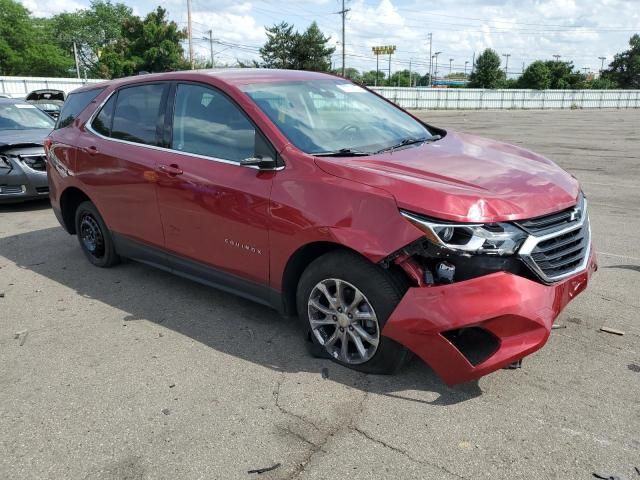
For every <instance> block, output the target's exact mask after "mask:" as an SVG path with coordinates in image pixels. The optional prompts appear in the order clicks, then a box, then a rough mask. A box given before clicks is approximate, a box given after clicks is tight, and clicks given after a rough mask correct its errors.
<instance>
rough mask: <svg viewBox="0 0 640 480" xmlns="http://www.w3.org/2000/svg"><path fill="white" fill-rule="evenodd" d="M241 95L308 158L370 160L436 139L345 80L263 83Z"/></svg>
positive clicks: (376, 97) (410, 119)
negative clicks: (362, 155) (391, 150)
mask: <svg viewBox="0 0 640 480" xmlns="http://www.w3.org/2000/svg"><path fill="white" fill-rule="evenodd" d="M241 89H242V90H243V91H244V92H245V93H246V94H247V95H249V97H251V99H252V100H253V101H254V102H255V103H256V104H257V105H258V107H259V108H260V109H261V110H262V111H263V112H264V113H265V114H266V115H267V116H268V117H269V118H270V119H271V120H272V121H273V123H275V124H276V125H277V126H278V128H279V129H280V130H281V131H282V133H283V134H284V135H285V136H286V137H287V138H288V139H289V140H290V141H291V143H293V144H294V145H295V146H296V147H298V148H299V149H300V150H302V151H304V152H306V153H310V154H322V153H331V152H338V153H340V152H351V153H354V152H355V153H365V154H370V153H374V152H377V151H380V150H384V149H388V148H391V147H393V146H395V145H398V144H400V143H402V142H407V141H408V140H409V139H410V140H412V141H413V140H416V141H417V140H425V139H429V138H431V137H432V134H431V132H429V130H427V128H426V127H425V126H424V125H423V124H421V123H420V122H418V121H417V120H415V119H414V118H412V117H411V116H410V115H407V114H406V113H405V112H403V111H402V110H400V109H398V108H396V107H394V106H393V105H391V104H389V103H388V102H386V101H385V100H383V99H381V98H379V97H378V96H376V95H374V94H373V93H371V92H369V91H367V90H365V89H364V88H361V87H359V86H357V85H354V84H353V83H349V82H347V81H345V80H342V79H335V80H334V79H328V80H314V81H305V82H277V83H260V84H250V85H244V86H243V87H241ZM407 144H408V143H407Z"/></svg>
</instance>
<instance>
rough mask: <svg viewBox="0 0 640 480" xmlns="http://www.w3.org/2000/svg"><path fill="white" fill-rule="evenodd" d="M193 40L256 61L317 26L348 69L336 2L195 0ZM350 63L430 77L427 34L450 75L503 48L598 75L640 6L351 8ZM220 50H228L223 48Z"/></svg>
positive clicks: (625, 1)
mask: <svg viewBox="0 0 640 480" xmlns="http://www.w3.org/2000/svg"><path fill="white" fill-rule="evenodd" d="M21 1H22V2H23V3H24V4H25V6H27V7H28V8H29V9H31V10H32V11H33V12H35V13H36V14H38V15H51V14H54V13H58V12H60V11H64V10H68V11H73V10H75V9H77V8H80V7H84V6H87V5H88V4H89V0H57V1H56V2H50V1H47V2H45V0H21ZM124 1H125V3H127V4H128V5H129V6H131V7H133V8H134V11H135V12H136V13H137V14H139V15H144V14H145V13H146V12H148V11H150V10H152V9H153V8H155V7H156V5H157V0H135V1H133V0H124ZM185 3H186V2H185V0H164V1H163V2H162V5H163V6H165V8H167V9H168V10H169V14H170V16H171V18H172V19H173V20H175V21H176V22H178V24H179V25H180V26H181V27H184V26H186V8H185ZM192 3H193V21H194V38H197V41H196V42H194V44H195V45H196V51H197V53H198V54H199V55H202V56H208V51H209V47H208V43H206V42H203V41H202V38H201V37H202V36H204V35H206V32H207V31H208V30H209V29H212V30H213V36H214V37H215V38H219V39H220V40H222V41H224V42H232V43H237V44H242V45H249V46H252V47H253V48H254V50H250V49H246V48H240V47H238V48H229V49H228V50H226V51H224V52H221V53H220V58H221V59H225V60H227V61H233V59H234V58H236V57H239V58H242V59H250V58H257V53H256V51H255V48H256V47H258V46H260V45H261V44H262V43H263V42H264V41H265V38H266V37H265V34H264V26H265V25H272V24H274V23H279V22H280V21H286V22H288V23H290V24H294V25H295V26H296V28H298V29H299V30H302V29H304V28H306V27H307V26H308V25H309V24H310V23H311V21H313V20H315V21H317V23H318V25H319V26H320V28H321V29H322V31H323V32H324V33H325V34H326V35H330V36H331V42H332V44H333V45H334V46H336V47H337V50H336V54H335V56H334V60H335V61H336V62H338V63H339V62H340V61H341V57H340V55H339V54H340V51H341V44H340V41H341V19H340V15H337V14H336V12H337V11H338V10H339V9H340V8H341V4H340V2H338V1H336V0H288V1H286V2H280V3H274V2H272V1H267V0H244V1H243V0H240V1H234V0H217V1H216V2H209V1H208V0H192ZM346 6H347V8H349V9H350V12H349V14H348V15H347V28H346V36H347V40H346V43H347V45H346V51H347V55H348V57H347V65H348V66H354V67H356V68H359V69H367V70H369V69H373V68H375V57H374V56H373V54H372V53H371V47H372V46H374V45H388V44H393V45H396V46H397V52H396V54H395V55H393V57H392V61H393V63H392V69H394V70H395V69H401V68H407V67H408V63H409V61H410V60H411V62H412V68H414V69H415V68H418V70H420V71H421V72H425V71H427V70H428V68H429V67H428V65H429V51H428V49H429V43H428V40H427V39H428V34H429V33H430V32H431V33H433V51H442V52H443V53H442V56H441V57H440V61H442V59H443V58H446V60H445V62H444V63H446V65H447V67H448V65H449V61H448V60H449V58H453V59H454V62H453V68H454V69H459V70H461V69H462V68H463V66H464V63H465V61H466V62H469V61H471V58H472V56H473V54H474V52H475V53H476V55H477V54H479V53H480V52H481V51H482V50H483V49H484V48H487V47H490V48H494V49H495V50H497V51H498V53H500V54H504V53H509V54H511V58H510V60H509V66H510V70H512V71H513V72H514V73H516V72H518V71H519V70H520V69H521V68H522V63H523V62H524V63H525V64H528V63H530V62H532V61H533V60H535V59H539V58H542V59H551V58H552V55H554V54H558V55H561V56H562V59H564V60H573V61H574V63H575V65H576V66H577V67H580V68H581V67H585V66H588V67H591V68H592V69H593V70H596V69H597V68H599V65H600V61H599V60H598V57H599V56H602V55H606V56H607V57H608V59H609V60H611V59H612V57H613V54H614V53H616V52H619V51H622V50H624V49H626V48H627V45H628V39H629V37H630V36H631V35H632V33H633V29H634V28H636V31H637V30H638V29H637V25H638V24H639V23H640V9H638V8H637V7H638V0H439V1H438V2H429V3H428V4H426V3H425V2H424V1H423V0H347V2H346ZM217 50H221V48H218V49H217Z"/></svg>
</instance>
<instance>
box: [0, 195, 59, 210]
mask: <svg viewBox="0 0 640 480" xmlns="http://www.w3.org/2000/svg"><path fill="white" fill-rule="evenodd" d="M48 208H51V203H50V202H49V199H48V198H42V199H38V200H27V201H24V202H7V203H0V213H5V212H7V213H10V212H33V211H36V210H46V209H48Z"/></svg>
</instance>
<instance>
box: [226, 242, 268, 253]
mask: <svg viewBox="0 0 640 480" xmlns="http://www.w3.org/2000/svg"><path fill="white" fill-rule="evenodd" d="M224 243H226V244H227V245H230V246H232V247H236V248H241V249H242V250H246V251H247V252H250V253H255V254H257V255H262V250H260V249H259V248H256V247H252V246H251V245H247V244H246V243H241V242H238V241H236V240H232V239H230V238H225V239H224Z"/></svg>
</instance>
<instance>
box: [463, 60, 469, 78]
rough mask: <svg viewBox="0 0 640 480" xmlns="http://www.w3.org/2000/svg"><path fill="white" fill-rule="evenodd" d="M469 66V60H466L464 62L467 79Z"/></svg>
mask: <svg viewBox="0 0 640 480" xmlns="http://www.w3.org/2000/svg"><path fill="white" fill-rule="evenodd" d="M467 65H469V60H465V62H464V76H465V78H466V77H467Z"/></svg>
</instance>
